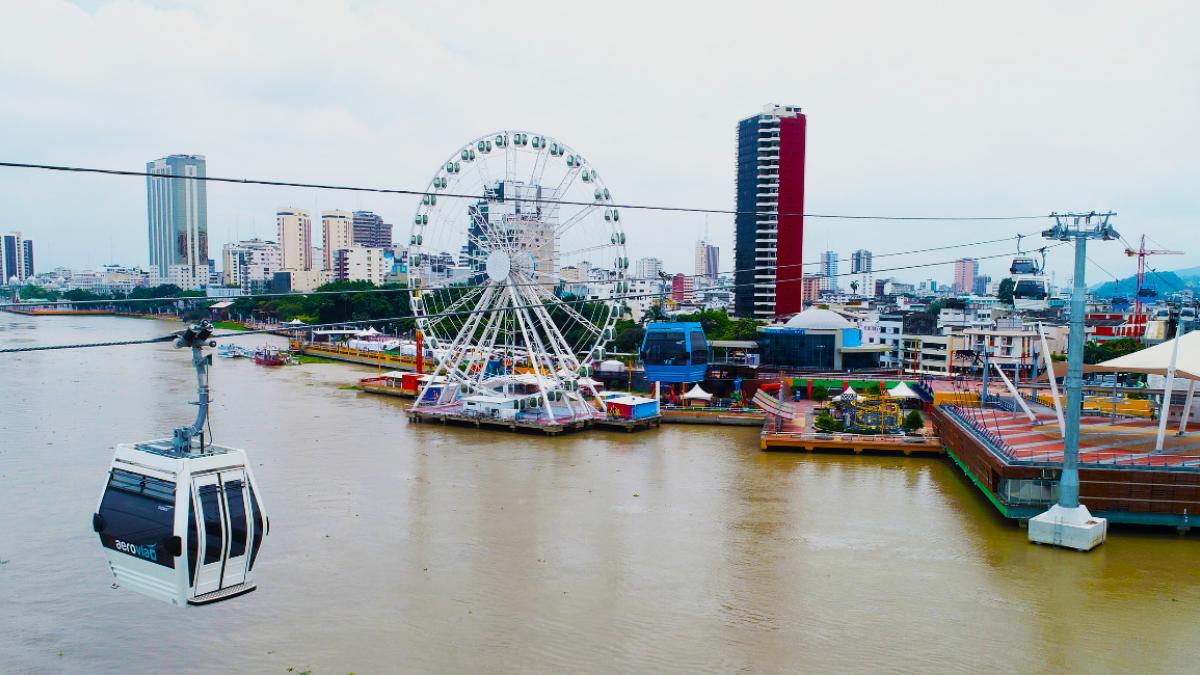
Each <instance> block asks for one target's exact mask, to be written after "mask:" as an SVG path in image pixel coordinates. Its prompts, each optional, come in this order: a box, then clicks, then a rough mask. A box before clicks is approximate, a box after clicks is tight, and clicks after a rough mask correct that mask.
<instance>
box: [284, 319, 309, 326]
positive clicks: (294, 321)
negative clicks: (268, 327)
mask: <svg viewBox="0 0 1200 675" xmlns="http://www.w3.org/2000/svg"><path fill="white" fill-rule="evenodd" d="M283 325H285V326H307V325H308V324H306V323H304V322H303V321H301V320H300V319H292V320H291V321H289V322H287V323H285V324H283Z"/></svg>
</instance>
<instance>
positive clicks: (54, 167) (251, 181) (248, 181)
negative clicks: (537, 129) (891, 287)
mask: <svg viewBox="0 0 1200 675" xmlns="http://www.w3.org/2000/svg"><path fill="white" fill-rule="evenodd" d="M0 167H7V168H13V169H39V170H45V171H62V172H69V173H90V174H101V175H107V176H126V177H134V178H164V179H166V178H177V179H181V180H197V181H205V182H208V183H234V184H241V185H266V186H271V187H294V188H305V189H313V190H338V191H347V192H373V193H378V194H393V195H404V196H410V197H427V196H432V197H449V198H453V199H482V196H481V195H477V194H466V193H458V192H441V191H437V190H415V189H406V188H380V187H362V186H354V185H333V184H326V183H301V182H296V181H284V180H267V179H259V178H224V177H220V176H187V175H182V174H173V173H152V172H149V171H128V170H123V169H102V168H97V167H84V166H68V165H59V164H33V163H28V162H0ZM512 201H514V202H522V203H529V204H557V205H561V206H605V207H607V208H617V209H631V210H643V211H666V212H676V213H709V214H724V215H743V214H747V215H772V216H782V217H796V216H801V217H804V218H831V219H841V220H907V221H996V220H1040V219H1043V218H1050V217H1051V215H1050V214H1039V215H1028V216H892V215H883V216H879V215H861V214H842V213H777V212H775V211H737V210H730V209H712V208H699V207H689V206H662V205H654V204H620V203H610V202H596V201H590V202H585V201H578V200H566V199H544V198H524V197H522V198H513V199H512Z"/></svg>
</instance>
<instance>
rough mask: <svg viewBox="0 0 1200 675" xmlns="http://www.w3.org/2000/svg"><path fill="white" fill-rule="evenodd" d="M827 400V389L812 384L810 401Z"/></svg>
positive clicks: (820, 385) (821, 385)
mask: <svg viewBox="0 0 1200 675" xmlns="http://www.w3.org/2000/svg"><path fill="white" fill-rule="evenodd" d="M827 398H829V388H828V387H826V386H825V385H823V384H814V385H813V388H812V400H814V401H824V400H825V399H827Z"/></svg>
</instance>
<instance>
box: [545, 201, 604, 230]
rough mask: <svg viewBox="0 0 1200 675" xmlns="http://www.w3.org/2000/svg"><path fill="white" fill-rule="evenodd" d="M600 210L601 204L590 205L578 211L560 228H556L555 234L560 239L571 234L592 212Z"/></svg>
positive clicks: (563, 222)
mask: <svg viewBox="0 0 1200 675" xmlns="http://www.w3.org/2000/svg"><path fill="white" fill-rule="evenodd" d="M598 208H600V205H599V204H588V205H587V206H584V207H582V208H580V209H579V210H578V211H576V212H575V213H573V214H571V216H570V217H569V218H567V219H566V220H564V221H562V223H560V224H559V226H558V227H557V228H556V231H555V233H556V234H557V235H558V236H560V237H561V236H563V235H564V234H566V233H567V232H569V231H570V230H571V228H573V227H575V226H576V225H578V224H579V223H580V222H582V221H583V219H584V218H587V217H588V214H590V213H591V212H593V211H595V210H596V209H598Z"/></svg>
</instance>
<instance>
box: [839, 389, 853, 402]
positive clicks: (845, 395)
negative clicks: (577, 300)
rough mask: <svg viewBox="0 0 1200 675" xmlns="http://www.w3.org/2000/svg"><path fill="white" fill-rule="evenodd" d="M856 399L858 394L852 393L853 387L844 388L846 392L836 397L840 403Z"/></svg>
mask: <svg viewBox="0 0 1200 675" xmlns="http://www.w3.org/2000/svg"><path fill="white" fill-rule="evenodd" d="M856 398H858V392H856V391H854V387H846V390H845V391H843V392H842V393H841V395H839V396H838V400H840V401H853V400H854V399H856Z"/></svg>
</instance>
